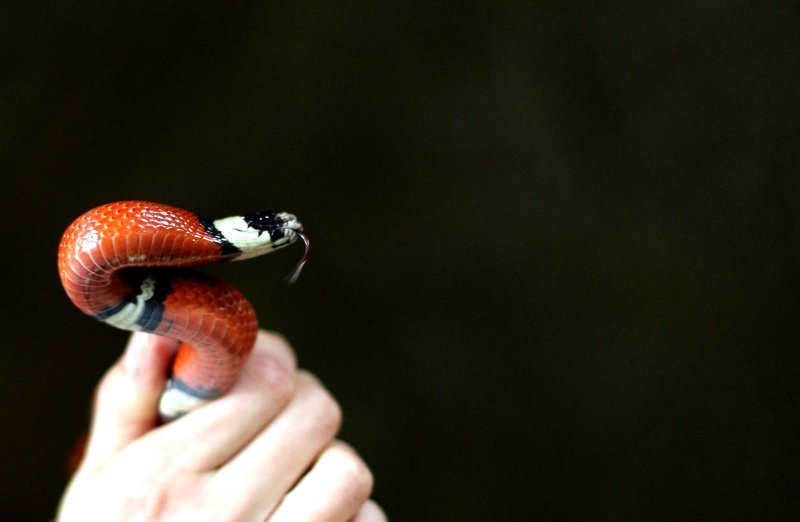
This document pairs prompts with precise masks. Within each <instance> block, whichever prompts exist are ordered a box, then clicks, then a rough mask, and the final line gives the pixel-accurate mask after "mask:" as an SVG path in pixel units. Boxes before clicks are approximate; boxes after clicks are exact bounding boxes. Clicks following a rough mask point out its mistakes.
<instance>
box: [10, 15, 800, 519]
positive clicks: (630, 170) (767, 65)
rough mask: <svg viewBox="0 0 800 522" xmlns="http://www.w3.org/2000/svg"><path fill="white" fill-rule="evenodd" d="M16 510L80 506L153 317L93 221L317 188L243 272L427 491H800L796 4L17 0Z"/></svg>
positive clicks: (457, 494) (303, 351) (478, 499)
mask: <svg viewBox="0 0 800 522" xmlns="http://www.w3.org/2000/svg"><path fill="white" fill-rule="evenodd" d="M0 10H1V13H0V75H1V76H0V79H1V81H0V169H1V170H0V172H1V173H2V179H3V181H2V187H3V196H4V197H3V202H2V205H0V209H2V221H0V223H2V226H3V237H4V249H3V254H2V273H3V275H4V277H3V279H2V280H3V291H2V314H0V331H2V333H3V335H4V342H3V348H2V350H1V351H0V368H1V370H2V373H1V374H0V379H1V382H2V393H1V394H0V407H1V408H2V410H0V435H1V438H2V444H1V445H0V456H1V457H2V461H1V462H0V465H1V466H2V468H1V469H0V519H2V520H44V519H46V518H47V517H49V516H51V514H52V512H53V510H54V507H55V505H56V503H57V500H58V498H59V496H60V494H61V491H62V489H63V487H64V485H65V481H66V479H67V475H66V471H65V466H66V460H67V456H68V454H69V452H70V449H71V447H72V446H73V444H74V442H75V440H76V438H77V437H78V436H79V434H80V433H81V432H82V431H83V430H84V428H85V425H86V422H87V418H88V404H89V401H90V397H91V394H92V390H93V388H94V386H95V383H96V382H97V380H98V379H99V377H100V376H101V374H102V372H103V371H104V370H105V369H106V368H107V367H108V366H109V365H110V364H112V362H113V361H114V360H115V359H116V358H117V357H118V356H119V354H120V353H121V348H122V345H123V343H124V342H125V339H126V335H127V334H126V333H125V332H121V331H116V330H113V329H111V328H108V327H106V326H104V325H102V324H99V323H95V322H93V321H91V320H89V319H88V318H86V317H84V316H82V315H81V314H80V313H79V312H78V311H77V310H76V309H75V308H73V307H72V305H71V304H70V303H69V302H68V300H67V298H66V297H65V296H64V294H63V291H62V289H61V287H60V284H59V282H58V278H57V273H56V261H55V253H56V248H57V245H58V241H59V238H60V234H61V232H62V231H63V230H64V228H65V227H66V226H67V225H68V224H69V223H70V221H71V220H72V219H74V218H75V217H76V216H78V215H79V214H80V213H82V212H83V211H85V210H88V209H89V208H91V207H93V206H96V205H98V204H101V203H105V202H109V201H114V200H120V199H148V200H154V201H161V202H165V203H170V204H174V205H177V206H181V207H184V208H187V209H191V210H194V211H196V212H198V213H201V214H203V215H206V216H209V217H221V216H225V215H230V214H236V213H240V212H243V211H251V210H257V209H264V208H266V209H286V210H291V211H293V212H296V213H297V214H298V215H299V216H301V217H302V219H303V221H304V222H305V224H306V226H307V230H308V232H309V234H310V235H311V237H312V239H313V244H314V255H313V258H312V261H311V263H310V264H309V266H308V267H307V271H306V273H305V274H304V275H303V277H302V278H301V279H300V282H299V284H298V285H296V286H294V287H287V286H285V284H284V283H283V281H282V278H283V276H284V275H286V273H288V271H289V270H290V269H291V267H292V266H293V264H294V263H295V262H296V261H297V259H298V257H299V255H300V253H301V249H300V248H299V247H295V248H293V249H291V250H290V251H288V252H286V251H285V252H283V253H280V254H276V255H274V256H269V257H268V258H264V259H259V260H253V261H249V262H247V263H244V264H238V265H226V266H222V267H214V268H212V269H211V270H212V271H214V272H215V273H217V274H222V275H223V276H224V277H226V278H228V279H229V280H231V281H233V282H234V283H235V284H237V286H239V287H240V288H241V289H242V290H243V291H244V292H245V294H247V295H248V296H249V297H250V298H251V299H252V301H253V303H254V304H255V306H256V309H257V310H258V312H259V316H260V318H261V322H262V323H263V325H264V326H265V327H267V328H271V329H275V330H279V331H281V332H282V333H284V334H285V335H286V336H287V337H288V338H289V339H290V340H291V341H292V343H293V344H294V346H295V348H296V349H297V351H298V353H299V357H300V361H301V364H302V365H303V366H305V367H306V368H308V369H310V370H311V371H313V372H315V373H317V374H318V375H319V376H320V377H321V378H322V379H323V381H324V382H325V383H326V384H327V385H328V386H329V387H330V388H331V389H332V390H333V392H334V394H335V395H336V396H337V397H338V398H339V400H340V402H341V403H342V405H343V408H344V411H345V426H344V428H343V433H342V437H343V438H344V439H345V440H347V441H349V442H350V443H352V444H353V445H354V446H355V447H357V448H358V449H359V451H360V452H361V453H362V454H363V455H364V457H365V458H366V460H367V461H368V462H369V463H370V464H371V465H372V468H373V470H374V472H375V475H376V477H377V484H376V489H375V493H374V496H375V498H376V499H377V500H378V501H379V502H380V503H381V504H382V505H383V506H384V507H385V508H386V510H387V512H388V513H389V514H390V515H391V517H392V518H393V519H394V520H498V519H514V518H517V519H519V518H521V517H522V516H523V515H525V514H528V515H534V516H535V518H537V519H541V520H581V519H583V520H621V519H624V520H659V519H675V518H678V517H681V518H689V519H716V520H721V519H737V518H742V519H773V520H779V519H788V518H791V517H793V516H797V515H798V514H800V501H798V496H797V485H798V483H800V473H798V469H800V425H799V424H798V399H800V394H798V391H799V390H798V375H799V374H800V372H799V370H800V350H798V342H799V341H800V313H798V312H799V310H800V308H798V305H799V304H800V303H798V296H800V178H799V177H798V174H799V169H800V154H798V150H799V149H798V146H799V145H800V110H799V108H800V34H799V33H800V30H799V29H798V28H800V7H798V4H797V3H796V2H789V1H777V2H768V3H767V2H720V1H709V2H689V1H677V2H670V3H661V4H659V5H655V4H652V5H651V4H650V3H645V2H625V1H614V2H578V3H565V2H498V3H494V4H493V3H490V2H485V3H484V2H474V3H455V2H444V3H430V2H380V1H378V2H375V1H371V2H347V3H338V2H300V3H296V2H276V3H272V2H174V1H173V2H145V3H142V2H121V3H120V2H117V3H112V4H108V5H107V4H102V3H97V2H82V1H76V2H63V3H59V2H50V3H49V4H48V6H47V7H46V8H44V7H42V6H41V5H34V4H33V3H30V4H29V3H23V2H5V3H4V4H3V7H2V8H0Z"/></svg>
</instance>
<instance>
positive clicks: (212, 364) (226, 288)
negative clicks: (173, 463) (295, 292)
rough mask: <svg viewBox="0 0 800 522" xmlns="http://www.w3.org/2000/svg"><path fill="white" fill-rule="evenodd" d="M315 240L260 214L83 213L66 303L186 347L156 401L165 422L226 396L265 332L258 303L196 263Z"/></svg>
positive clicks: (69, 249) (66, 254) (64, 270)
mask: <svg viewBox="0 0 800 522" xmlns="http://www.w3.org/2000/svg"><path fill="white" fill-rule="evenodd" d="M298 238H299V239H302V241H303V242H304V243H305V253H304V255H303V257H302V259H301V260H300V262H299V263H298V264H297V266H296V268H295V269H294V271H293V272H292V274H291V275H290V277H289V280H290V282H293V281H294V280H296V279H297V276H298V275H299V273H300V270H301V269H302V268H303V266H304V265H305V263H306V261H307V260H308V257H309V248H310V243H309V239H308V236H307V235H306V234H305V233H304V232H303V225H302V224H301V223H300V221H299V220H298V219H297V217H296V216H295V215H293V214H290V213H288V212H272V211H260V212H254V213H250V214H244V215H237V216H230V217H225V218H220V219H214V220H211V219H206V218H203V217H201V216H199V215H197V214H195V213H194V212H190V211H188V210H183V209H180V208H177V207H174V206H171V205H166V204H162V203H154V202H150V201H138V200H132V201H119V202H114V203H108V204H105V205H101V206H98V207H96V208H94V209H92V210H89V211H88V212H85V213H84V214H82V215H81V216H79V217H78V218H77V219H75V220H74V221H73V222H72V224H70V225H69V226H68V227H67V229H66V231H65V232H64V234H63V236H62V237H61V242H60V244H59V247H58V271H59V275H60V279H61V283H62V286H63V287H64V290H65V292H66V294H67V297H68V298H69V299H70V300H71V301H72V303H73V304H74V305H75V306H76V307H77V308H78V309H79V310H80V311H82V312H83V313H85V314H87V315H89V316H90V317H93V318H94V319H96V320H98V321H101V322H104V323H105V324H107V325H110V326H113V327H116V328H121V329H123V330H129V331H142V332H149V333H152V334H156V335H161V336H165V337H169V338H172V339H176V340H178V341H180V344H179V347H178V349H177V351H176V352H175V355H174V360H173V361H172V366H171V370H170V375H169V376H168V378H167V382H166V386H165V388H164V391H163V392H162V394H161V397H160V398H159V402H158V414H159V417H160V419H161V420H162V421H163V422H169V421H172V420H175V419H177V418H179V417H181V416H183V415H185V414H186V413H188V412H190V411H192V410H194V409H196V408H198V407H200V406H202V405H203V404H206V403H208V402H210V401H212V400H214V399H215V398H217V397H219V396H220V395H222V394H223V393H225V392H226V391H227V390H228V389H229V388H230V387H231V386H232V385H233V384H234V383H235V382H236V380H237V378H238V377H239V375H240V374H241V372H242V368H243V366H244V364H245V363H246V361H247V358H248V356H249V354H250V352H251V351H252V349H253V347H254V345H255V340H256V336H257V334H258V321H257V319H256V314H255V311H254V309H253V306H252V305H251V304H250V302H249V301H248V300H247V298H246V297H245V296H244V295H243V294H242V293H241V292H240V291H239V290H238V289H236V288H235V287H234V286H233V285H232V284H230V283H228V282H226V281H224V280H222V279H220V278H217V277H214V276H212V275H210V274H206V273H203V272H198V271H196V270H193V269H191V268H189V267H195V266H199V265H207V264H211V263H218V262H225V261H239V260H243V259H250V258H253V257H256V256H260V255H263V254H267V253H269V252H273V251H275V250H277V249H280V248H283V247H286V246H288V245H290V244H292V243H294V242H295V241H296V240H297V239H298Z"/></svg>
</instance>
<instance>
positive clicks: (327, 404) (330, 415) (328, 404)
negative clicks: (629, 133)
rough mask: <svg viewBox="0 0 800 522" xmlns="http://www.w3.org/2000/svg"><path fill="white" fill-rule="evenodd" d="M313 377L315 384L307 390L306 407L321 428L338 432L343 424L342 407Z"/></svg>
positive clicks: (331, 432)
mask: <svg viewBox="0 0 800 522" xmlns="http://www.w3.org/2000/svg"><path fill="white" fill-rule="evenodd" d="M312 379H313V381H312V382H313V384H311V385H310V386H309V387H308V388H307V389H306V390H305V395H306V396H305V402H306V405H305V407H306V409H307V410H308V412H309V413H310V418H312V419H314V424H315V425H316V427H317V428H318V429H319V430H322V431H324V432H326V433H330V434H333V433H336V432H337V431H338V430H339V427H340V426H341V425H342V408H341V406H339V403H338V402H337V401H336V399H334V398H333V395H331V394H330V393H329V392H328V390H326V389H325V388H324V387H323V386H322V385H321V384H319V382H318V381H316V379H315V378H313V377H312Z"/></svg>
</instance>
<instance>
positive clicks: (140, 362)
mask: <svg viewBox="0 0 800 522" xmlns="http://www.w3.org/2000/svg"><path fill="white" fill-rule="evenodd" d="M150 352H151V349H150V336H149V335H147V334H145V333H142V332H134V333H133V334H131V338H130V340H129V341H128V346H127V348H126V349H125V356H124V362H123V364H124V366H125V372H126V373H127V374H128V375H130V376H131V377H137V376H139V374H140V373H141V372H142V369H143V368H145V367H146V366H147V363H148V359H149V357H150V355H151V353H150Z"/></svg>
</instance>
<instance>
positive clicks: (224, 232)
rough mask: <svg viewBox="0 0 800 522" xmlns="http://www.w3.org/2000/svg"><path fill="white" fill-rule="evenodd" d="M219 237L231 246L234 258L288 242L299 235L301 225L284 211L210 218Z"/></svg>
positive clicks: (273, 248)
mask: <svg viewBox="0 0 800 522" xmlns="http://www.w3.org/2000/svg"><path fill="white" fill-rule="evenodd" d="M213 225H214V227H215V228H216V229H217V231H219V234H220V235H221V238H222V240H223V241H224V242H227V243H228V244H229V245H231V246H232V247H233V248H232V249H229V250H231V251H233V252H236V254H235V255H234V256H233V258H234V259H236V260H239V259H249V258H251V257H256V256H260V255H262V254H266V253H268V252H272V251H273V250H277V249H279V248H282V247H285V246H288V245H290V244H292V243H293V242H295V241H296V240H297V238H298V237H303V234H302V231H303V225H302V223H300V221H298V219H297V217H296V216H294V215H293V214H289V213H288V212H254V213H252V214H246V215H244V216H231V217H227V218H222V219H217V220H215V221H214V222H213Z"/></svg>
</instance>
